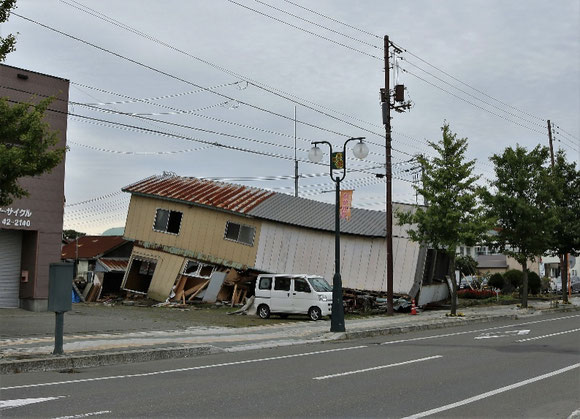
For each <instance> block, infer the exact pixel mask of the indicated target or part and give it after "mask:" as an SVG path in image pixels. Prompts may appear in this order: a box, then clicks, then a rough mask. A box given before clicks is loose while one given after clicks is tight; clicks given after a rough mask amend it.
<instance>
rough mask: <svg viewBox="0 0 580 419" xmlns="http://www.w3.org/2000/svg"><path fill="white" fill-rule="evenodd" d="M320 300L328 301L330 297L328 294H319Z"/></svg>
mask: <svg viewBox="0 0 580 419" xmlns="http://www.w3.org/2000/svg"><path fill="white" fill-rule="evenodd" d="M318 301H324V302H326V301H328V297H327V296H326V295H319V296H318Z"/></svg>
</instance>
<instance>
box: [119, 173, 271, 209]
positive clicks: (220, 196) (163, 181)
mask: <svg viewBox="0 0 580 419" xmlns="http://www.w3.org/2000/svg"><path fill="white" fill-rule="evenodd" d="M123 191H125V192H131V193H134V194H139V195H148V196H156V197H160V198H165V199H171V200H176V201H182V202H186V203H193V204H198V205H204V206H209V207H214V208H220V209H223V210H227V211H232V212H238V213H241V214H247V213H248V212H249V211H251V210H252V209H253V208H254V207H256V205H258V204H260V203H261V202H263V201H264V200H266V199H268V198H270V197H271V196H272V195H274V192H270V191H266V190H264V189H258V188H250V187H248V186H242V185H233V184H229V183H223V182H215V181H211V180H203V179H197V178H192V177H180V176H174V175H161V176H151V177H149V178H147V179H144V180H142V181H139V182H137V183H134V184H132V185H129V186H126V187H125V188H123Z"/></svg>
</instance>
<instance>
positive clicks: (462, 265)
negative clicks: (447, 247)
mask: <svg viewBox="0 0 580 419" xmlns="http://www.w3.org/2000/svg"><path fill="white" fill-rule="evenodd" d="M455 269H457V270H458V271H459V272H461V273H462V274H463V275H465V276H469V275H475V274H476V273H477V261H476V260H475V259H473V258H472V257H471V256H470V255H459V256H456V257H455Z"/></svg>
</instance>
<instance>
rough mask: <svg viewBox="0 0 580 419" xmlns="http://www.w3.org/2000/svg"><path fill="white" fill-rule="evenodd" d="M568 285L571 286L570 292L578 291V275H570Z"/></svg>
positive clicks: (579, 282) (579, 281) (579, 278)
mask: <svg viewBox="0 0 580 419" xmlns="http://www.w3.org/2000/svg"><path fill="white" fill-rule="evenodd" d="M570 284H571V285H570V287H571V288H572V292H580V277H578V276H571V277H570Z"/></svg>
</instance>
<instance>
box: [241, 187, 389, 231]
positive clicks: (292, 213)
mask: <svg viewBox="0 0 580 419" xmlns="http://www.w3.org/2000/svg"><path fill="white" fill-rule="evenodd" d="M249 214H250V215H251V216H253V217H256V218H263V219H266V220H271V221H276V222H280V223H285V224H293V225H297V226H301V227H308V228H314V229H319V230H327V231H334V228H335V227H334V223H335V221H334V217H335V216H334V214H335V206H334V204H327V203H324V202H318V201H312V200H310V199H305V198H297V197H295V196H290V195H284V194H276V195H274V196H273V197H272V198H270V199H268V200H267V201H264V202H262V203H261V204H260V205H258V206H257V207H256V208H254V209H253V210H252V211H250V212H249ZM385 225H386V217H385V213H384V212H381V211H371V210H365V209H360V208H353V209H352V211H351V218H350V220H349V221H347V220H340V231H341V232H342V233H349V234H358V235H362V236H377V237H380V236H385V231H386V230H385Z"/></svg>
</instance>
